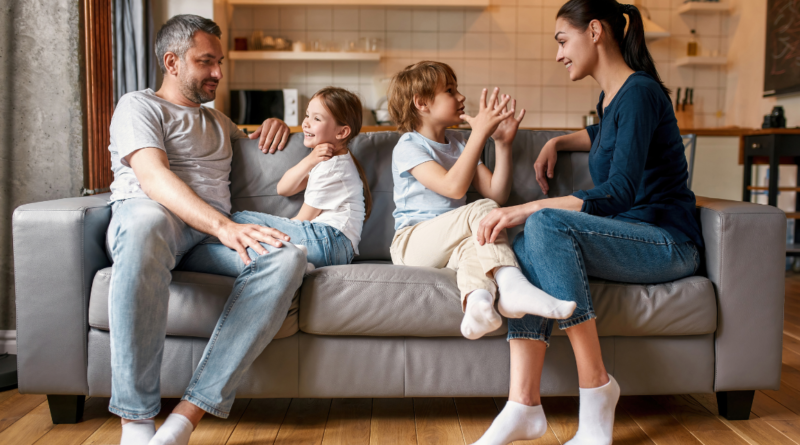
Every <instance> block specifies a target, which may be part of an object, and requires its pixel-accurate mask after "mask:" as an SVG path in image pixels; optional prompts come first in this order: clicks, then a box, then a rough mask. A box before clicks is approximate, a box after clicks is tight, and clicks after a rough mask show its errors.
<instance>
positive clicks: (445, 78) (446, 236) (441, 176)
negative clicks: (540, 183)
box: [389, 61, 575, 340]
mask: <svg viewBox="0 0 800 445" xmlns="http://www.w3.org/2000/svg"><path fill="white" fill-rule="evenodd" d="M457 86H458V83H457V79H456V75H455V73H454V72H453V70H452V69H451V68H450V67H449V66H447V65H446V64H444V63H440V62H431V61H425V62H419V63H416V64H414V65H410V66H408V67H406V68H405V69H404V70H402V71H401V72H399V73H398V74H397V75H396V76H395V77H394V79H392V83H391V86H390V87H389V113H390V115H391V117H392V120H393V121H394V122H396V123H397V125H398V130H399V131H400V132H402V133H404V134H403V136H402V137H401V138H400V140H399V141H398V143H397V145H396V146H395V148H394V152H393V154H392V176H393V179H394V200H395V205H396V209H395V211H394V213H393V215H394V217H395V230H396V232H395V236H394V238H393V240H392V245H391V255H392V262H393V263H394V264H400V265H406V266H425V267H435V268H444V267H447V268H449V269H453V270H455V271H456V279H457V283H458V288H459V290H460V291H461V303H462V310H464V313H465V315H464V319H463V320H462V322H461V333H462V334H463V335H464V337H466V338H469V339H473V340H474V339H478V338H480V337H482V336H484V335H485V334H488V333H489V332H492V331H494V330H496V329H497V328H499V327H500V324H501V323H502V321H501V319H500V316H499V315H498V314H497V312H496V311H495V310H494V300H495V295H496V293H497V291H498V287H499V291H500V299H499V301H498V308H499V310H500V313H502V314H503V315H504V316H506V317H512V318H520V317H522V316H524V315H525V314H536V315H540V316H543V317H547V318H555V319H563V318H567V317H569V316H570V315H571V314H572V312H573V310H574V309H575V303H574V302H565V301H561V300H557V299H555V298H553V297H551V296H550V295H547V294H546V293H544V292H543V291H541V290H540V289H537V288H536V287H534V286H533V285H532V284H530V283H529V282H528V280H527V279H526V278H525V276H524V275H523V274H522V272H521V271H520V270H519V267H518V265H517V261H516V258H515V256H514V252H513V250H512V249H511V247H510V246H509V244H508V237H507V235H506V234H505V231H503V233H501V234H500V235H499V236H498V237H497V239H496V241H495V242H494V244H488V243H487V244H484V245H480V244H479V243H478V242H477V240H476V237H475V236H474V235H473V233H475V232H477V230H478V225H479V224H480V221H481V219H483V217H484V216H486V215H487V214H488V213H489V212H490V211H491V210H492V209H495V208H497V207H498V203H499V204H504V203H505V202H506V200H507V199H508V195H509V192H510V190H511V143H512V142H513V141H514V136H515V135H516V133H517V129H518V128H519V123H520V122H521V121H522V118H523V117H524V116H525V110H521V111H520V113H519V116H518V117H517V118H514V113H515V107H516V101H515V100H511V98H510V97H509V96H508V95H503V96H502V98H501V100H500V102H499V103H498V96H499V89H497V88H495V90H494V91H493V92H492V95H491V97H490V98H489V102H488V104H487V102H486V96H487V91H486V89H484V90H483V93H482V94H481V100H480V111H479V112H478V114H477V115H476V116H475V117H471V116H468V115H466V114H464V100H465V97H464V96H463V95H461V94H460V93H459V92H458V88H457ZM509 102H510V104H511V109H507V106H508V105H509ZM464 120H466V121H467V122H468V123H469V124H470V125H471V127H472V133H471V135H470V138H469V141H465V140H464V137H463V136H462V134H461V133H460V132H458V131H453V130H447V128H448V127H451V126H453V125H458V124H460V123H461V122H462V121H464ZM490 136H491V137H492V138H493V139H494V141H495V147H496V151H497V162H496V166H495V171H494V173H492V172H491V171H490V170H489V169H488V168H487V167H486V166H485V165H483V164H482V163H481V162H480V156H481V152H482V151H483V147H484V145H485V144H486V140H487V139H488V138H489V137H490ZM470 184H471V185H473V186H474V187H475V189H476V190H477V191H478V193H480V194H481V195H482V196H483V197H484V198H486V199H481V200H479V201H476V202H473V203H471V204H466V193H467V189H468V188H469V186H470Z"/></svg>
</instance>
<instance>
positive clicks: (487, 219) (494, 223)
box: [476, 202, 537, 246]
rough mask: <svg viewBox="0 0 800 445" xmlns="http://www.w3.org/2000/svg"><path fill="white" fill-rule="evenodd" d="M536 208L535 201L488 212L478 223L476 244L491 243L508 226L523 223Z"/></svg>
mask: <svg viewBox="0 0 800 445" xmlns="http://www.w3.org/2000/svg"><path fill="white" fill-rule="evenodd" d="M536 210H537V205H536V202H529V203H527V204H521V205H518V206H513V207H501V208H499V209H494V210H492V211H491V212H489V214H488V215H486V216H484V217H483V219H482V220H481V222H480V224H479V225H478V232H477V233H476V236H477V237H478V244H480V245H481V246H482V245H484V244H486V243H489V244H492V243H494V242H495V240H496V239H497V236H498V235H500V233H501V232H502V231H503V230H505V229H507V228H509V227H516V226H518V225H520V224H525V221H526V220H527V219H528V217H529V216H531V215H532V214H534V213H535V212H536Z"/></svg>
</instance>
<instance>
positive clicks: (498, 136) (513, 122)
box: [492, 95, 525, 147]
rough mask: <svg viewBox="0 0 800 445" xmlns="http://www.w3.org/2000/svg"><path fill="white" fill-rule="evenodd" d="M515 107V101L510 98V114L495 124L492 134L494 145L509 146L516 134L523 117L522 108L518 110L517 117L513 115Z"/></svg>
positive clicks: (523, 111)
mask: <svg viewBox="0 0 800 445" xmlns="http://www.w3.org/2000/svg"><path fill="white" fill-rule="evenodd" d="M506 97H508V95H506ZM498 106H499V105H498ZM516 107H517V101H516V100H511V116H509V117H507V118H506V119H505V120H504V121H502V122H500V125H498V126H497V130H495V131H494V134H492V139H494V142H495V145H497V146H506V147H511V144H512V143H513V142H514V138H515V137H516V136H517V130H519V124H520V123H521V122H522V118H524V117H525V109H524V108H523V109H522V110H519V116H518V117H516V118H515V117H514V109H515V108H516Z"/></svg>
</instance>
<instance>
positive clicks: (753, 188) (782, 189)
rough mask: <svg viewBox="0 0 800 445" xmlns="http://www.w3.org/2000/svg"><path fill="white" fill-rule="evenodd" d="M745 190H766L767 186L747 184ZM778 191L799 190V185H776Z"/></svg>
mask: <svg viewBox="0 0 800 445" xmlns="http://www.w3.org/2000/svg"><path fill="white" fill-rule="evenodd" d="M747 190H759V191H767V190H769V187H766V186H757V185H748V186H747ZM778 191H779V192H800V187H778Z"/></svg>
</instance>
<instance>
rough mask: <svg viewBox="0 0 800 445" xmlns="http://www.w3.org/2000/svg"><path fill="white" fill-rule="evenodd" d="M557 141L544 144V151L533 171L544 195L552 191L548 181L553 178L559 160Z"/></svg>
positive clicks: (537, 159)
mask: <svg viewBox="0 0 800 445" xmlns="http://www.w3.org/2000/svg"><path fill="white" fill-rule="evenodd" d="M556 139H558V138H556ZM556 139H550V140H549V141H547V143H545V144H544V147H542V151H541V152H539V157H538V158H536V162H534V164H533V170H534V171H535V172H536V182H538V183H539V187H541V188H542V193H544V194H545V195H546V194H547V192H548V191H550V185H549V184H548V183H547V180H548V179H551V178H552V177H553V171H554V170H555V168H556V160H557V159H558V150H557V149H556Z"/></svg>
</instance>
